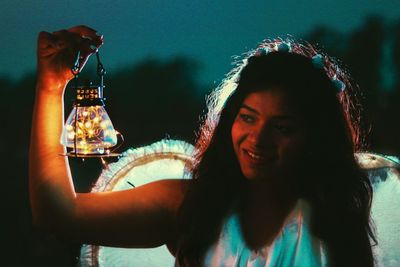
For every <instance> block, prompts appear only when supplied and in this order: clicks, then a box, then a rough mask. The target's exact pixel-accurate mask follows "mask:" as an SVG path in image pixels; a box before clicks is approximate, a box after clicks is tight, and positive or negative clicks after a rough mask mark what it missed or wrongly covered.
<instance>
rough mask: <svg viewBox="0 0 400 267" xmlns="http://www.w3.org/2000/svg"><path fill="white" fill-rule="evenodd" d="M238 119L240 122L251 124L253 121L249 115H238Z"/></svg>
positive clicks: (252, 117) (253, 118)
mask: <svg viewBox="0 0 400 267" xmlns="http://www.w3.org/2000/svg"><path fill="white" fill-rule="evenodd" d="M239 117H240V119H241V120H242V121H244V122H246V123H253V122H254V121H255V117H254V116H252V115H249V114H244V113H241V114H239Z"/></svg>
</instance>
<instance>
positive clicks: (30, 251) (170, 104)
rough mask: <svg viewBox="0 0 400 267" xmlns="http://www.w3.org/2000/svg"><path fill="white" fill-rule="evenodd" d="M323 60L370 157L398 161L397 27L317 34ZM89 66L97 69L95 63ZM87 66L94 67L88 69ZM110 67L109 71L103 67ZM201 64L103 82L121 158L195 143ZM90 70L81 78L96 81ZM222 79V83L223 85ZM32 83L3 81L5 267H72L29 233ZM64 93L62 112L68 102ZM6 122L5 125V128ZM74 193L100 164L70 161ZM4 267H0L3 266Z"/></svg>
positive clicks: (163, 64)
mask: <svg viewBox="0 0 400 267" xmlns="http://www.w3.org/2000/svg"><path fill="white" fill-rule="evenodd" d="M304 39H306V40H308V41H310V42H311V43H318V44H319V46H320V47H321V48H323V49H324V50H325V51H326V52H327V53H328V54H330V55H333V56H335V57H337V58H339V59H341V60H342V61H341V62H342V63H343V64H344V65H345V66H346V67H347V68H348V70H349V72H350V73H352V75H353V78H354V80H355V81H357V82H358V83H359V85H360V87H361V89H362V91H363V94H364V96H365V97H364V104H365V110H366V117H367V120H368V121H369V122H370V123H371V125H372V126H371V127H370V131H369V133H370V134H369V140H370V144H371V145H370V150H371V151H374V152H378V153H383V154H390V155H397V156H399V155H400V138H399V136H400V124H399V119H398V118H399V115H400V105H399V103H400V79H399V77H400V22H399V23H391V24H388V23H385V21H384V20H382V19H380V18H379V17H370V18H368V19H367V20H366V21H365V23H364V24H363V26H362V27H360V28H358V29H356V30H355V31H353V32H351V33H348V34H343V33H339V32H336V31H334V30H333V29H330V28H327V27H319V28H317V29H315V30H314V31H312V32H311V33H309V34H308V35H307V36H305V38H304ZM92 61H95V60H94V59H92ZM91 64H92V63H91ZM106 67H107V66H106ZM197 68H198V63H197V62H195V61H193V60H189V59H185V58H174V59H170V60H167V61H160V60H157V59H149V60H146V61H143V62H140V63H137V64H134V65H131V66H127V67H125V68H123V69H120V71H118V72H117V73H110V74H107V75H106V77H105V81H106V86H107V87H106V89H105V97H106V98H107V100H106V110H107V111H108V113H109V115H110V117H111V119H112V121H113V123H114V126H115V128H116V129H117V130H118V131H120V132H121V133H123V134H124V137H125V143H124V144H123V146H122V147H121V149H120V150H121V151H123V150H125V149H127V148H129V147H137V146H141V145H146V144H150V143H152V142H154V141H158V140H160V139H162V138H165V137H169V138H172V139H183V140H185V141H188V142H192V143H193V142H194V140H195V132H196V130H197V129H198V126H199V121H200V117H201V115H203V114H204V110H205V108H206V107H205V95H203V94H202V93H200V92H206V91H208V90H210V89H211V87H210V86H204V85H200V84H198V83H197V82H196V81H197V80H198V79H196V78H197V77H196V70H197ZM91 69H93V70H95V66H93V65H89V66H87V68H86V70H85V71H84V73H83V74H82V75H81V76H82V77H81V81H84V80H85V77H93V76H94V75H95V74H94V73H92V72H91ZM221 78H222V77H221ZM34 87H35V75H33V74H32V75H27V76H26V77H25V78H24V79H21V80H20V81H18V82H11V80H9V79H7V78H6V77H2V78H1V77H0V96H1V99H2V104H1V105H0V111H1V114H2V115H3V127H2V130H1V131H0V134H1V136H0V138H1V139H0V140H2V145H1V146H0V148H1V152H2V153H1V155H2V162H3V164H2V171H3V177H2V178H3V184H2V188H3V192H4V193H3V194H2V195H3V196H4V198H5V199H4V200H3V201H2V203H4V207H3V211H4V212H3V214H5V218H3V219H2V224H3V225H2V227H1V229H2V234H1V236H2V237H3V238H4V237H5V239H3V240H5V242H4V243H3V245H4V246H5V247H6V250H4V249H3V252H5V253H4V254H5V256H4V257H2V263H4V266H75V265H76V258H75V257H76V256H77V255H78V253H79V244H69V243H67V242H64V241H62V240H58V239H56V238H55V237H53V236H51V235H48V234H45V233H42V232H40V231H38V230H36V229H33V227H32V226H31V215H30V209H29V200H28V199H29V198H28V149H29V134H30V126H31V115H32V107H33V101H34V93H35V92H34ZM70 91H71V90H67V93H66V97H65V105H66V112H69V110H70V109H71V106H72V101H69V99H72V98H73V96H72V94H71V92H70ZM4 121H5V122H4ZM70 163H71V167H72V172H73V174H74V182H75V185H76V188H77V190H78V191H82V192H83V191H87V190H89V188H90V184H91V183H93V181H94V180H95V179H96V178H97V177H98V175H99V173H100V172H101V168H102V166H101V164H100V161H99V160H98V159H90V160H86V161H85V162H84V163H82V162H81V161H77V160H70ZM2 265H3V264H2Z"/></svg>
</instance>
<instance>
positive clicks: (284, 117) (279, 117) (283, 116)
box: [240, 104, 296, 120]
mask: <svg viewBox="0 0 400 267" xmlns="http://www.w3.org/2000/svg"><path fill="white" fill-rule="evenodd" d="M240 108H244V109H247V110H249V111H251V112H253V113H256V114H257V115H260V113H259V112H258V111H257V110H256V109H254V108H252V107H249V106H248V105H246V104H242V106H241V107H240ZM274 119H280V120H295V119H296V118H295V116H290V115H278V116H274Z"/></svg>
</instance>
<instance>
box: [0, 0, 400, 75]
mask: <svg viewBox="0 0 400 267" xmlns="http://www.w3.org/2000/svg"><path fill="white" fill-rule="evenodd" d="M0 12H1V17H2V19H1V22H0V23H1V32H2V34H1V37H0V38H1V39H0V43H1V50H0V58H1V62H2V64H1V65H0V75H1V76H6V77H12V78H14V79H16V78H19V77H21V75H23V74H25V73H27V72H31V71H33V70H34V67H35V41H36V35H37V33H38V32H39V31H41V30H47V31H55V30H57V29H60V28H68V27H70V26H74V25H78V24H86V25H88V26H91V27H93V28H95V29H97V30H98V31H99V32H100V33H101V34H104V36H105V45H104V47H103V49H102V50H101V53H102V58H103V63H104V64H105V66H106V67H108V70H109V71H115V70H117V68H122V67H124V66H126V65H127V64H133V63H135V62H137V61H140V60H143V59H145V58H149V57H152V58H167V57H171V56H174V55H183V56H187V57H190V58H193V59H195V60H196V61H198V62H199V63H200V71H199V73H198V74H199V77H201V78H199V79H200V80H201V81H202V82H205V83H213V82H219V81H220V80H221V78H223V76H224V74H225V73H226V72H227V71H228V70H229V68H230V62H231V61H232V56H233V55H239V54H241V53H242V52H245V51H246V50H247V49H250V48H253V47H254V46H255V45H257V43H258V42H259V41H261V40H262V39H264V38H266V37H276V36H277V35H284V34H292V35H294V36H302V35H304V34H306V33H308V32H309V31H311V30H312V29H313V28H314V27H315V26H318V25H325V26H328V27H332V28H333V29H335V30H337V31H340V32H347V31H350V30H353V29H355V28H357V27H358V26H359V25H360V24H361V23H362V22H363V20H364V19H365V17H366V16H367V15H368V14H376V15H381V16H382V17H383V18H384V19H386V20H387V21H388V22H393V21H396V20H397V19H400V2H399V1H398V0H380V1H376V0H367V1H365V0H364V1H363V0H355V1H348V0H325V1H321V0H309V1H299V0H286V1H265V0H264V1H261V0H252V1H239V0H229V1H228V0H219V1H209V0H202V1H199V0H192V1H183V0H174V1H161V0H147V1H128V0H119V1H93V0H88V1H71V0H66V1H48V0H37V1H28V0H23V1H15V0H3V1H2V8H1V11H0Z"/></svg>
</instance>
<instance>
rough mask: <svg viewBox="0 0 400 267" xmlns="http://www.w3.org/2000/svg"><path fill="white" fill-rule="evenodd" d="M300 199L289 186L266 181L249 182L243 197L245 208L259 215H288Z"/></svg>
mask: <svg viewBox="0 0 400 267" xmlns="http://www.w3.org/2000/svg"><path fill="white" fill-rule="evenodd" d="M297 199H298V194H297V193H296V192H295V190H294V189H293V188H291V187H290V186H288V185H283V184H282V185H277V184H273V185H272V184H271V183H268V182H265V181H249V182H248V183H247V188H246V190H245V193H244V197H243V208H244V210H246V211H247V212H256V213H257V214H259V215H262V214H263V213H266V214H271V212H272V213H274V214H277V215H278V214H281V215H282V216H285V215H287V213H288V212H289V211H290V209H291V208H292V207H293V205H294V204H295V202H296V201H297Z"/></svg>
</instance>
